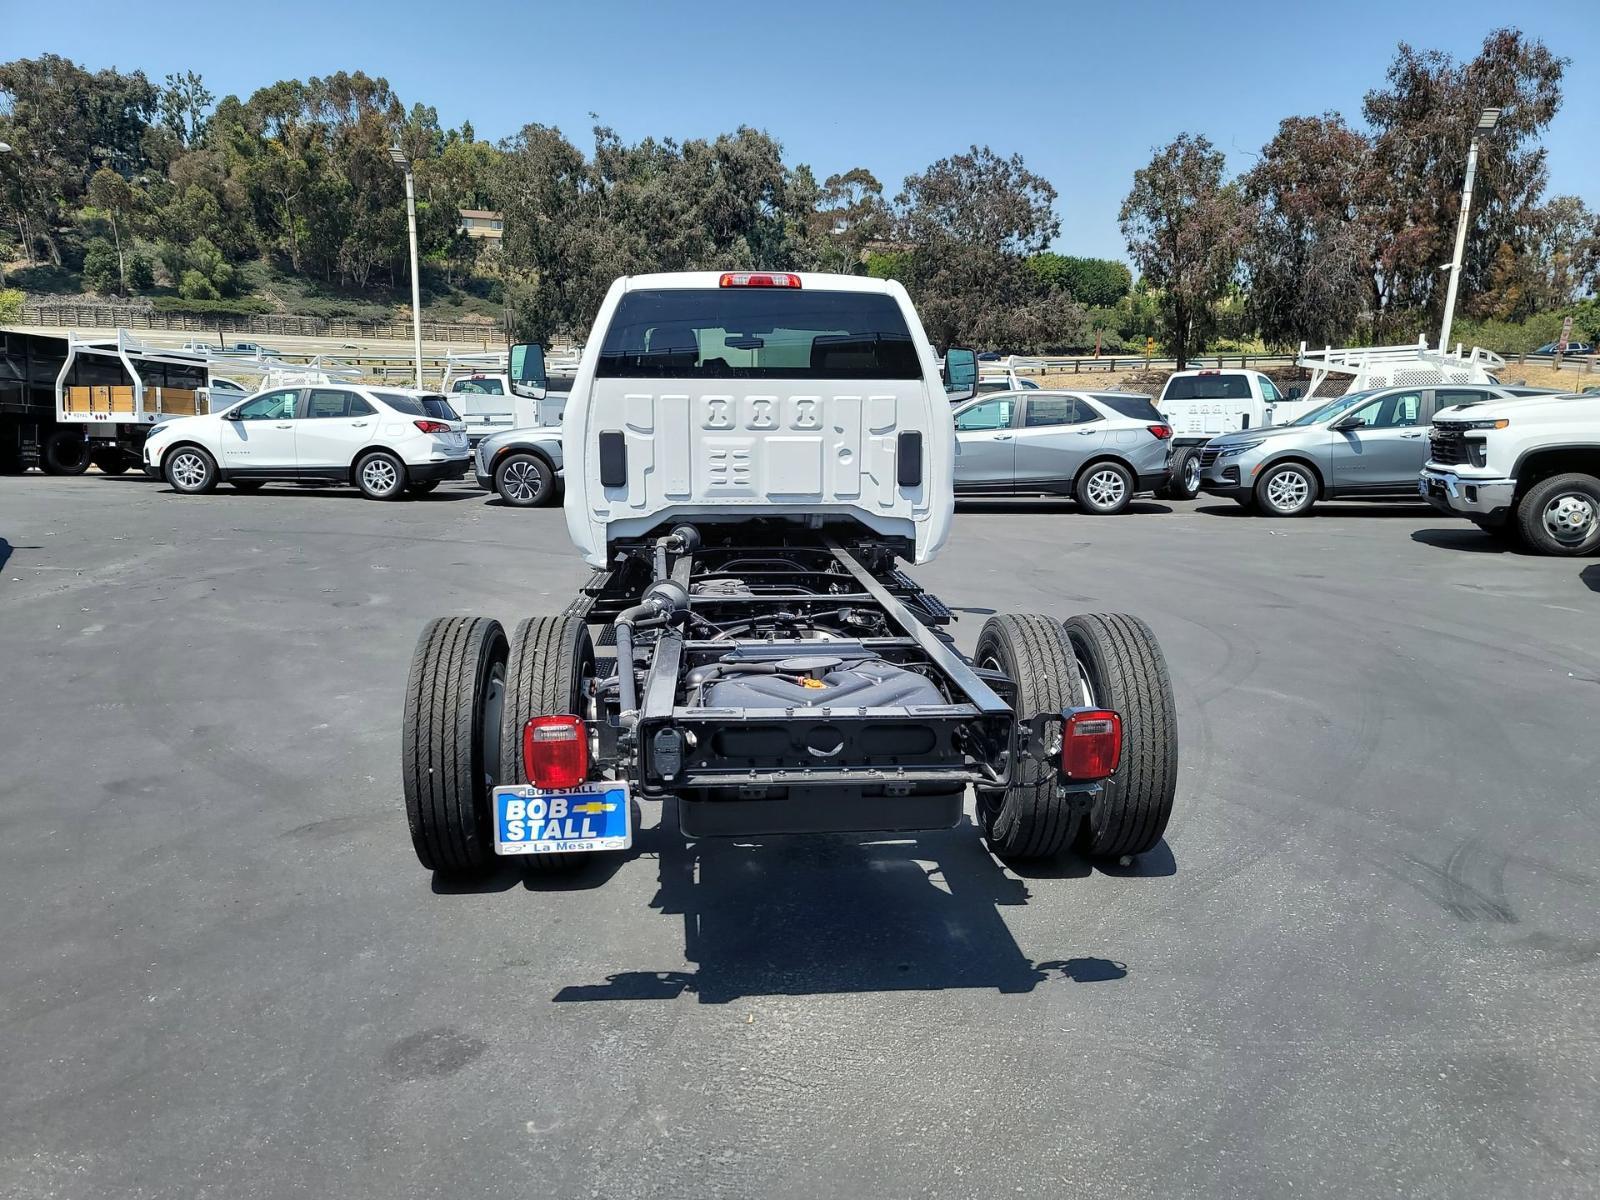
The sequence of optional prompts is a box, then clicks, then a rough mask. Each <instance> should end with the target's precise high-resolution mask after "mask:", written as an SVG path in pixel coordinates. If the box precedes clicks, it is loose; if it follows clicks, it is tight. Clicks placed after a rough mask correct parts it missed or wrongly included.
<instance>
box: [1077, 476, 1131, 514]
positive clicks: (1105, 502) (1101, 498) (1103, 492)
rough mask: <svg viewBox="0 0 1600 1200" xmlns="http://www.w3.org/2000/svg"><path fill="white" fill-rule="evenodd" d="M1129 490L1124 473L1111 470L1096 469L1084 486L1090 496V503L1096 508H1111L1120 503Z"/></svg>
mask: <svg viewBox="0 0 1600 1200" xmlns="http://www.w3.org/2000/svg"><path fill="white" fill-rule="evenodd" d="M1127 490H1128V488H1127V484H1125V483H1124V482H1123V479H1122V475H1121V474H1120V473H1119V472H1117V471H1111V470H1104V471H1096V472H1095V473H1094V474H1093V475H1091V476H1089V482H1088V483H1087V484H1086V485H1085V486H1084V491H1085V492H1086V493H1087V494H1088V496H1089V503H1090V504H1093V505H1094V506H1095V507H1096V508H1111V507H1113V506H1114V505H1117V504H1120V503H1121V502H1122V497H1123V496H1124V495H1126V494H1127Z"/></svg>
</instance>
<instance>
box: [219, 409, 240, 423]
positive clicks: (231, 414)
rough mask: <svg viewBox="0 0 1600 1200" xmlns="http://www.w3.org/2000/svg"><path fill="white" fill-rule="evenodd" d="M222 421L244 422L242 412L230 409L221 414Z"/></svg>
mask: <svg viewBox="0 0 1600 1200" xmlns="http://www.w3.org/2000/svg"><path fill="white" fill-rule="evenodd" d="M222 419H223V420H224V421H242V420H244V412H243V410H242V409H239V408H235V409H231V410H230V411H228V412H225V413H223V414H222Z"/></svg>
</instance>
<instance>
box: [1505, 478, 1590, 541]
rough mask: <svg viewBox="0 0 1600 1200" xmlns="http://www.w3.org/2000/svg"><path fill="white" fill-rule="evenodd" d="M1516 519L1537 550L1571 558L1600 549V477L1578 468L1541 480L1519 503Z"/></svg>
mask: <svg viewBox="0 0 1600 1200" xmlns="http://www.w3.org/2000/svg"><path fill="white" fill-rule="evenodd" d="M1516 521H1517V527H1518V528H1519V529H1520V530H1521V532H1522V540H1523V541H1524V542H1525V543H1526V544H1527V546H1528V548H1529V549H1531V550H1533V551H1535V552H1536V553H1539V554H1556V555H1561V556H1563V557H1569V558H1570V557H1573V556H1575V555H1579V554H1589V553H1591V552H1592V551H1594V550H1596V549H1600V479H1596V478H1595V477H1594V476H1593V475H1585V474H1582V473H1581V472H1577V471H1569V472H1567V473H1566V474H1563V475H1552V476H1551V477H1550V478H1549V479H1541V480H1540V481H1539V482H1538V483H1536V484H1534V485H1533V486H1532V487H1531V488H1529V489H1528V490H1527V492H1525V493H1524V494H1523V497H1522V499H1521V500H1520V501H1519V502H1518V503H1517V516H1516Z"/></svg>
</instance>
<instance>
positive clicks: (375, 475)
mask: <svg viewBox="0 0 1600 1200" xmlns="http://www.w3.org/2000/svg"><path fill="white" fill-rule="evenodd" d="M356 486H357V487H359V488H360V489H361V492H362V494H363V495H364V496H366V497H367V498H368V499H369V500H393V499H394V498H395V497H396V496H398V495H400V494H401V493H402V492H404V491H405V486H406V469H405V466H404V464H402V463H401V462H400V460H399V459H397V458H395V457H394V455H392V454H387V453H385V452H383V451H381V450H380V451H378V452H377V453H375V454H369V455H367V457H365V458H363V459H362V460H361V462H360V464H359V465H358V466H357V467H356Z"/></svg>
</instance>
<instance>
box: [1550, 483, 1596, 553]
mask: <svg viewBox="0 0 1600 1200" xmlns="http://www.w3.org/2000/svg"><path fill="white" fill-rule="evenodd" d="M1595 519H1596V512H1595V503H1594V498H1593V497H1592V496H1589V495H1586V494H1585V493H1583V492H1562V493H1560V494H1559V495H1557V496H1552V497H1551V498H1550V501H1549V503H1547V504H1546V505H1545V506H1544V513H1543V520H1544V528H1545V532H1546V533H1548V534H1549V535H1550V536H1551V537H1553V538H1555V539H1556V541H1558V542H1561V543H1562V544H1563V545H1568V546H1573V545H1577V544H1579V543H1581V542H1583V541H1584V540H1585V539H1586V538H1587V537H1588V536H1589V535H1590V534H1591V533H1593V532H1594V527H1595Z"/></svg>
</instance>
